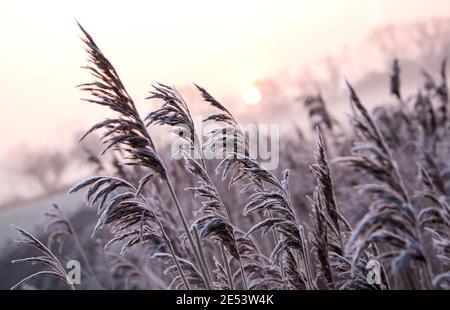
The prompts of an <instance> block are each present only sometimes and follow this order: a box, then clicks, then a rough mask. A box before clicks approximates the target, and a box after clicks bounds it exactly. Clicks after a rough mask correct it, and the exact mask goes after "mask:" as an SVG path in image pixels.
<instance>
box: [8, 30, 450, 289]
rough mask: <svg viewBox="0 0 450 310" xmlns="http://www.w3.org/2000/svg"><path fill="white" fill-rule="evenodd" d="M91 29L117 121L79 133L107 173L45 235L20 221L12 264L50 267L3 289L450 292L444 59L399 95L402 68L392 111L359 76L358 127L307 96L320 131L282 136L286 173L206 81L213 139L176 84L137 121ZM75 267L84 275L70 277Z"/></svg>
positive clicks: (94, 99) (52, 211) (56, 215)
mask: <svg viewBox="0 0 450 310" xmlns="http://www.w3.org/2000/svg"><path fill="white" fill-rule="evenodd" d="M80 29H81V32H82V37H83V42H84V44H85V48H86V52H87V55H88V57H89V62H88V64H87V66H86V67H85V69H86V70H88V71H89V72H90V73H91V74H92V78H93V81H92V82H88V83H86V84H82V85H80V86H79V89H80V90H81V91H82V92H83V96H84V97H83V98H84V100H85V101H87V102H88V103H90V104H97V105H101V106H103V107H104V108H105V110H106V109H109V110H112V111H113V112H114V114H113V115H114V116H112V117H110V118H107V119H104V120H101V121H100V122H99V123H97V124H95V125H94V126H93V127H92V128H91V129H89V130H88V131H87V132H86V134H85V135H84V136H83V137H82V139H83V138H84V137H86V136H88V135H91V134H94V132H95V134H96V135H98V136H95V137H96V138H97V139H98V140H99V141H101V143H102V144H103V146H104V150H103V153H105V154H107V156H97V155H96V154H95V155H92V156H91V158H90V160H91V164H92V162H93V163H94V164H95V165H97V168H98V169H97V171H98V173H97V175H95V176H92V177H90V178H88V179H85V180H82V181H81V182H80V183H79V184H77V185H75V186H74V187H73V188H72V189H71V190H70V195H80V194H76V193H83V195H84V196H85V203H83V206H82V207H81V208H80V209H79V210H76V211H74V210H75V209H76V207H77V203H76V201H78V200H80V199H79V198H77V197H80V196H75V198H72V199H73V200H66V199H63V198H61V199H60V200H59V201H55V202H58V204H59V206H58V205H54V206H53V207H50V203H49V206H48V207H49V211H48V213H47V223H46V230H45V231H46V232H45V233H42V234H39V235H36V236H34V234H30V233H29V232H27V231H26V230H24V229H22V228H20V227H17V233H18V234H20V235H21V236H22V239H20V240H19V243H20V244H21V245H8V250H9V251H10V253H8V255H6V256H5V257H6V259H7V260H12V259H14V261H13V263H14V264H13V266H14V268H16V266H18V265H17V264H21V265H22V264H26V266H28V263H37V264H35V265H32V266H31V265H30V266H28V267H27V268H23V267H22V266H20V270H21V271H20V272H19V271H18V270H19V269H11V270H9V272H8V275H7V276H5V279H8V280H7V281H3V282H2V285H9V286H10V287H13V286H14V287H13V288H15V289H20V288H22V289H33V288H38V289H42V288H58V289H65V288H66V289H95V288H100V289H196V290H197V289H219V290H229V289H243V290H255V289H271V290H277V289H289V290H343V289H351V290H389V289H418V290H431V289H449V288H450V205H449V197H450V194H449V193H450V184H449V177H450V169H449V168H450V166H449V158H450V145H449V141H450V140H449V137H450V122H449V118H448V116H449V112H448V101H449V98H448V87H447V75H446V70H447V64H446V60H443V61H442V65H441V68H440V71H439V72H438V74H435V73H434V72H433V73H427V72H423V83H422V84H421V85H417V90H416V91H415V93H413V94H404V93H403V92H402V73H401V66H400V64H399V61H398V60H393V65H392V69H391V71H392V74H391V76H390V77H389V76H387V77H386V81H390V89H389V90H386V97H387V101H388V102H389V103H386V104H380V105H378V106H376V107H375V108H374V109H371V110H370V111H369V110H368V109H367V108H366V106H365V104H364V98H362V97H361V98H360V97H359V95H358V90H357V89H354V88H353V87H352V85H351V81H348V82H347V88H348V93H349V102H350V103H349V104H350V105H351V111H352V115H351V116H350V119H349V124H341V122H340V121H337V120H336V119H335V118H334V116H333V113H332V111H331V109H330V106H331V104H329V103H327V102H326V100H325V99H324V98H323V96H322V95H321V94H320V92H317V93H312V94H311V95H309V96H305V97H304V98H302V104H303V105H304V107H305V108H306V110H307V111H308V112H309V119H310V122H311V126H312V128H313V129H314V132H315V135H314V136H313V137H309V136H307V135H305V134H303V133H302V130H301V129H300V128H297V129H296V130H293V131H292V132H291V133H290V134H289V135H288V134H285V133H282V135H281V136H280V141H279V149H277V150H275V151H276V152H279V164H278V165H277V167H276V169H269V168H267V167H266V164H265V162H264V159H263V158H261V157H260V156H259V155H260V154H259V153H258V152H256V151H257V150H255V148H254V144H253V143H252V142H253V141H251V137H250V136H251V135H249V132H246V131H245V130H244V129H242V126H241V124H240V123H239V120H237V119H236V118H235V117H234V114H233V111H231V110H230V109H229V108H228V107H227V103H226V102H219V101H218V100H217V99H216V98H215V97H214V95H213V94H212V93H210V92H209V90H206V89H204V88H203V87H201V86H198V85H194V86H193V87H194V88H196V91H198V92H199V93H200V95H201V96H202V98H203V101H204V104H205V105H207V106H209V108H210V110H211V114H209V115H206V116H205V118H204V121H203V122H204V123H205V124H212V125H211V126H210V127H208V128H210V130H209V131H208V132H203V131H199V130H198V126H196V124H194V121H193V115H191V111H190V108H189V105H190V103H189V102H186V101H185V99H184V98H183V96H182V95H181V94H180V93H179V92H178V91H177V90H176V89H175V88H174V87H171V86H167V85H164V84H154V85H153V87H152V89H151V90H150V95H149V97H148V98H147V100H150V101H152V102H157V103H159V107H158V108H156V109H154V110H153V111H149V113H148V114H145V115H142V114H140V113H139V112H138V110H137V108H136V106H135V103H134V101H133V99H132V98H131V96H130V95H129V93H128V92H127V90H126V88H125V84H126V81H122V80H121V79H120V77H119V74H118V73H117V72H116V70H115V69H114V67H113V65H112V63H111V62H110V61H109V60H108V58H106V56H105V54H103V52H102V51H101V49H100V48H99V47H98V46H97V44H96V43H95V41H94V39H93V38H92V37H91V36H90V34H89V33H88V32H87V31H86V30H84V29H83V28H82V27H81V26H80ZM387 84H388V83H387ZM389 94H390V96H389ZM108 115H111V114H108ZM154 126H163V128H165V129H168V130H167V131H169V130H170V131H173V132H174V133H175V135H174V134H173V133H172V134H171V135H172V136H175V137H178V138H179V140H181V141H182V142H183V143H181V144H179V145H178V144H177V145H178V146H177V149H176V150H175V152H174V148H173V147H172V148H171V147H170V146H169V145H165V146H162V147H158V146H157V145H156V144H155V143H154V137H153V131H152V128H153V127H154ZM159 132H160V131H159ZM167 135H168V136H169V135H170V133H169V132H167ZM272 139H273V137H272ZM269 140H270V137H269ZM260 142H261V141H258V143H257V144H256V147H258V145H259V144H260ZM86 164H87V163H86ZM68 195H69V194H68ZM65 204H67V205H70V206H71V207H67V206H64V205H65ZM87 206H88V207H90V208H87ZM36 210H37V209H36ZM94 211H97V212H94ZM2 212H12V211H9V210H4V211H2ZM17 212H19V213H17V214H16V215H14V214H13V215H11V216H9V217H6V216H5V217H2V220H3V221H5V220H8V221H12V222H16V223H12V222H11V223H9V224H17V225H21V226H24V225H25V226H27V227H30V225H29V224H27V223H25V222H21V221H18V220H17V221H16V220H15V219H20V218H21V216H20V214H21V213H20V211H17ZM3 214H6V213H3ZM34 218H35V216H34V215H33V219H34ZM2 226H4V225H2ZM27 230H28V229H27ZM91 235H92V236H91ZM28 248H34V250H28ZM36 253H38V254H37V255H38V256H36ZM73 260H76V261H78V262H79V263H80V267H81V280H80V281H67V279H68V278H70V277H71V273H70V272H69V271H70V268H69V269H68V267H67V266H68V265H67V262H69V263H70V262H71V261H73ZM5 264H6V262H3V263H2V266H5ZM14 278H15V279H14ZM75 278H77V277H75ZM8 282H12V283H8ZM16 283H17V284H16Z"/></svg>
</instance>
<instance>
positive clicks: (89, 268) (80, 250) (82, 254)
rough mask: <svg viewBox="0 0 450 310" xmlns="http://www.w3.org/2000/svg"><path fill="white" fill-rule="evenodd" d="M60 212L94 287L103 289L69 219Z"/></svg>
mask: <svg viewBox="0 0 450 310" xmlns="http://www.w3.org/2000/svg"><path fill="white" fill-rule="evenodd" d="M59 209H60V208H59ZM60 211H61V215H62V216H63V218H64V220H65V221H66V223H67V225H69V229H70V231H71V232H72V237H73V240H74V241H75V246H76V247H77V249H78V252H80V255H81V258H82V259H83V261H84V263H85V264H86V268H87V269H88V271H89V273H90V275H91V276H92V278H93V279H94V282H95V285H97V286H98V287H99V288H100V289H105V288H104V287H103V286H102V285H101V284H100V281H99V280H98V278H97V275H96V274H95V272H94V269H93V268H92V265H91V263H90V262H89V259H88V257H87V255H86V252H85V251H84V249H83V246H82V245H81V242H80V239H79V238H78V234H77V232H76V231H75V229H74V228H73V225H72V223H71V221H70V220H69V218H68V217H67V216H66V214H65V212H64V211H63V210H62V209H60Z"/></svg>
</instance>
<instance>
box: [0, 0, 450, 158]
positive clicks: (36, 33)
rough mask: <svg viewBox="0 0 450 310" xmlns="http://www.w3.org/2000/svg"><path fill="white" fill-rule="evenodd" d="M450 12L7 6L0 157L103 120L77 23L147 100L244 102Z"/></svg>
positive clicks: (439, 1)
mask: <svg viewBox="0 0 450 310" xmlns="http://www.w3.org/2000/svg"><path fill="white" fill-rule="evenodd" d="M448 15H450V0H433V1H425V0H416V1H414V0H335V1H331V0H329V1H327V0H322V1H318V0H316V1H300V0H296V1H282V0H274V1H263V0H255V1H250V0H245V1H244V0H239V1H232V0H227V1H212V0H208V1H195V0H181V1H167V0H165V1H132V0H130V1H111V0H110V1H92V0H89V1H87V0H77V1H50V0H48V1H44V0H40V1H21V0H15V1H6V0H0V37H1V42H2V43H1V45H0V47H1V49H0V70H1V74H0V102H1V105H2V110H1V114H0V115H1V116H0V130H1V132H2V135H3V136H2V144H3V145H2V149H3V152H5V151H8V150H10V149H11V148H14V147H16V146H17V145H19V144H21V143H26V144H28V145H34V146H41V145H42V146H48V145H51V144H52V143H55V142H57V143H63V144H65V141H69V140H70V141H71V139H72V136H73V132H74V130H75V129H77V128H85V127H86V126H88V125H89V124H91V123H92V122H93V121H95V120H97V119H99V118H101V117H102V115H103V113H101V112H99V109H97V108H94V107H92V106H91V105H87V104H85V103H82V102H80V101H79V97H80V93H79V92H78V91H77V90H76V89H75V88H74V86H75V85H77V84H79V83H81V82H85V81H88V80H89V78H88V77H87V75H86V73H85V72H83V71H82V70H81V69H80V68H79V67H80V65H83V64H84V63H85V62H84V60H85V54H84V53H83V50H82V44H81V42H80V40H79V31H78V29H77V27H76V24H75V21H74V18H76V19H77V20H78V21H79V22H80V23H82V24H83V25H84V27H85V28H86V29H87V30H88V31H89V32H90V33H91V34H92V35H93V36H94V38H95V39H96V41H97V43H98V44H99V46H100V47H101V48H102V50H103V51H104V52H105V54H106V55H107V56H108V57H109V58H110V60H111V61H112V62H113V64H114V65H115V66H116V68H117V70H118V71H119V74H120V75H121V76H122V78H123V80H124V82H125V84H126V85H127V87H128V89H129V91H130V93H131V94H132V95H133V96H134V97H135V98H136V101H142V102H143V100H141V99H142V98H144V97H145V96H146V92H147V90H148V89H149V87H150V84H151V83H153V82H155V81H160V82H163V83H167V84H173V85H181V86H184V85H189V84H190V83H191V82H197V83H199V84H201V85H204V86H205V87H207V88H208V89H209V90H210V91H211V92H212V93H214V94H217V95H218V96H219V97H220V96H223V95H225V94H229V93H232V94H235V95H236V96H237V97H238V98H241V97H242V94H243V92H245V90H246V89H248V88H249V87H250V86H251V85H252V84H253V83H254V82H255V80H257V79H260V78H264V77H268V76H271V75H274V74H277V73H279V72H281V71H283V70H285V69H286V68H288V69H290V70H293V69H294V68H295V67H296V66H299V65H301V64H302V63H306V62H309V61H312V60H314V59H317V58H319V57H322V56H323V55H326V54H333V53H334V52H336V51H340V50H342V48H343V47H344V46H349V45H352V44H353V43H354V42H358V41H360V40H362V39H363V38H364V36H365V35H366V34H367V33H368V31H370V30H371V29H373V27H375V26H377V25H379V24H382V23H387V22H404V21H411V20H416V19H418V18H421V19H425V18H428V17H435V16H448ZM144 105H145V103H143V104H141V105H140V107H142V108H144ZM147 105H148V104H147ZM148 110H149V109H148V108H147V109H146V111H148Z"/></svg>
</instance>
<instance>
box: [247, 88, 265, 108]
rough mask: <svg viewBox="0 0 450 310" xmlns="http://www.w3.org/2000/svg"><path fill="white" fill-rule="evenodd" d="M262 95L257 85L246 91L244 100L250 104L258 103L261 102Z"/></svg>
mask: <svg viewBox="0 0 450 310" xmlns="http://www.w3.org/2000/svg"><path fill="white" fill-rule="evenodd" d="M261 99H262V95H261V92H260V91H259V89H258V88H257V87H254V86H253V87H251V88H249V89H247V90H246V91H245V92H244V102H245V103H246V104H248V105H257V104H258V103H260V102H261Z"/></svg>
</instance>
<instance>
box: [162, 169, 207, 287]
mask: <svg viewBox="0 0 450 310" xmlns="http://www.w3.org/2000/svg"><path fill="white" fill-rule="evenodd" d="M166 184H167V187H168V188H169V191H170V195H171V196H172V200H173V202H174V203H175V206H176V208H177V211H178V215H179V216H180V218H181V222H182V224H183V228H184V230H185V232H186V236H187V237H188V240H189V243H190V245H191V247H192V249H193V251H194V256H195V259H196V261H197V263H198V264H199V265H200V268H203V267H202V264H201V259H200V254H199V252H198V251H199V250H198V249H197V246H196V244H195V242H194V238H192V233H191V231H190V229H189V226H188V223H187V220H186V216H185V215H184V212H183V209H182V208H181V205H180V202H179V201H178V198H177V195H176V194H175V190H174V188H173V185H172V182H170V180H169V177H168V176H167V178H166ZM205 281H206V279H205Z"/></svg>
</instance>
